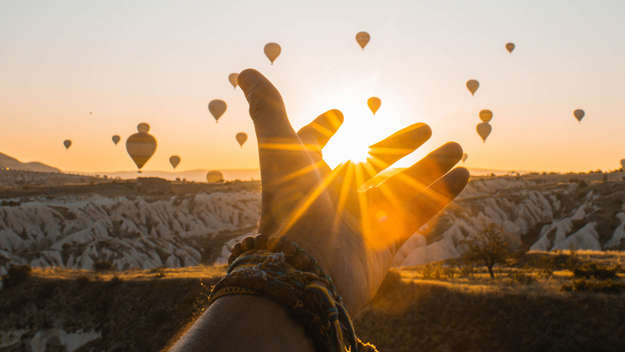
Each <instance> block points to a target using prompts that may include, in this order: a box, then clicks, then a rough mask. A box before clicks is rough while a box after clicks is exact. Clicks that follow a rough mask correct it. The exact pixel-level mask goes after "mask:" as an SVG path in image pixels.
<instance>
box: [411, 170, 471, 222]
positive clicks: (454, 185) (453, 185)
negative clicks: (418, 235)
mask: <svg viewBox="0 0 625 352" xmlns="http://www.w3.org/2000/svg"><path fill="white" fill-rule="evenodd" d="M469 176H470V174H469V171H468V170H467V169H465V168H463V167H459V168H455V169H453V170H452V171H450V172H449V173H448V174H446V175H445V176H443V177H442V178H441V179H439V180H438V181H436V182H435V183H434V184H432V186H430V187H429V188H427V189H426V190H425V191H423V192H421V193H420V194H419V195H417V196H416V197H414V199H413V201H412V202H411V203H412V205H411V206H410V207H409V209H410V210H411V212H412V216H413V219H415V220H416V221H415V223H414V224H413V227H412V229H410V230H411V231H409V232H411V233H414V232H415V231H417V230H418V229H419V227H421V225H423V224H425V223H426V222H428V221H429V220H430V219H431V218H433V217H434V216H435V215H436V214H438V212H440V211H441V210H442V209H443V208H445V206H447V204H449V202H451V201H452V200H453V199H454V198H456V196H458V194H460V192H462V190H463V189H464V187H465V186H466V185H467V182H468V181H469Z"/></svg>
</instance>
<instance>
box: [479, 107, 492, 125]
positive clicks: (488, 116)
mask: <svg viewBox="0 0 625 352" xmlns="http://www.w3.org/2000/svg"><path fill="white" fill-rule="evenodd" d="M492 119H493V112H492V111H490V110H488V109H484V110H482V111H480V120H482V121H483V122H490V120H492Z"/></svg>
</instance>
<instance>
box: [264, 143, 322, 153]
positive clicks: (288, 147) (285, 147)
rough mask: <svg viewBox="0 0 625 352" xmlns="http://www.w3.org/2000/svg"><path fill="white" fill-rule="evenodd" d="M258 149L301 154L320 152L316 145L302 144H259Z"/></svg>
mask: <svg viewBox="0 0 625 352" xmlns="http://www.w3.org/2000/svg"><path fill="white" fill-rule="evenodd" d="M260 149H263V150H282V151H298V152H301V151H307V152H318V151H320V150H321V148H319V145H318V144H302V143H261V144H260Z"/></svg>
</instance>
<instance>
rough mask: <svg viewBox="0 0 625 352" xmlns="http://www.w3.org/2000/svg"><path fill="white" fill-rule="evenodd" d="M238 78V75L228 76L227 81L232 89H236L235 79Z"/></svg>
mask: <svg viewBox="0 0 625 352" xmlns="http://www.w3.org/2000/svg"><path fill="white" fill-rule="evenodd" d="M238 78H239V74H238V73H231V74H229V75H228V80H229V81H230V84H232V87H233V88H236V87H237V79H238Z"/></svg>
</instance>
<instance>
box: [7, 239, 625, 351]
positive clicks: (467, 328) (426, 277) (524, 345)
mask: <svg viewBox="0 0 625 352" xmlns="http://www.w3.org/2000/svg"><path fill="white" fill-rule="evenodd" d="M623 258H625V257H624V254H623V253H620V252H574V253H571V252H568V251H567V252H559V253H546V252H532V253H528V254H524V255H518V256H514V257H511V258H509V259H508V261H507V263H506V265H504V266H500V267H496V270H495V274H496V277H495V279H491V278H490V277H489V275H488V274H487V271H486V268H483V267H479V266H469V265H468V264H466V263H461V262H455V261H448V262H445V263H435V264H429V265H424V266H417V267H408V268H400V269H396V270H394V271H392V272H391V273H390V274H389V276H388V277H387V280H386V281H385V282H384V284H383V286H382V288H381V289H380V291H379V293H378V295H377V296H376V298H375V299H374V301H373V302H372V303H371V305H370V307H369V308H368V309H367V310H366V311H365V312H363V313H362V314H361V315H360V316H358V317H356V319H355V323H356V326H357V331H358V333H359V334H360V336H361V338H363V339H365V340H369V341H372V342H373V343H375V344H376V345H377V346H378V347H379V348H380V349H381V351H588V350H592V351H622V350H624V349H625V314H624V313H625V294H624V292H625V285H624V281H625V279H623V275H624V272H623V263H624V261H623ZM589 268H590V269H589ZM571 269H572V270H571ZM604 269H605V270H604ZM593 270H594V271H593ZM602 270H603V271H602ZM223 271H224V267H186V268H180V269H153V270H135V271H124V272H116V271H101V272H93V271H84V270H67V269H58V268H52V269H32V271H31V272H30V275H25V276H24V277H22V278H20V279H17V280H14V281H11V280H9V281H11V282H8V284H6V283H5V287H4V288H3V289H2V290H1V291H0V329H1V330H5V331H6V330H11V329H13V330H17V329H26V330H28V331H30V333H31V334H32V333H34V332H35V331H38V330H41V329H47V328H51V327H60V328H63V329H64V330H65V331H68V332H69V331H81V330H93V331H98V332H100V333H101V337H100V338H97V339H95V340H93V341H91V342H90V343H88V344H87V345H84V346H82V347H81V348H80V349H79V350H78V351H157V350H161V349H163V348H164V347H165V346H167V344H168V343H169V342H170V341H171V340H172V339H174V338H175V336H176V335H177V334H178V333H179V332H180V331H181V330H183V329H184V327H185V326H186V325H188V324H189V323H191V322H192V321H193V320H194V319H195V318H196V317H197V316H198V315H199V314H201V313H202V312H203V310H204V309H205V307H206V298H207V294H208V292H209V290H210V287H211V284H213V283H215V282H216V280H218V278H219V277H220V276H221V275H222V274H223ZM606 272H607V274H606ZM595 276H597V277H595ZM22 350H23V349H21V347H20V346H19V345H13V346H10V347H5V348H0V351H22Z"/></svg>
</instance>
